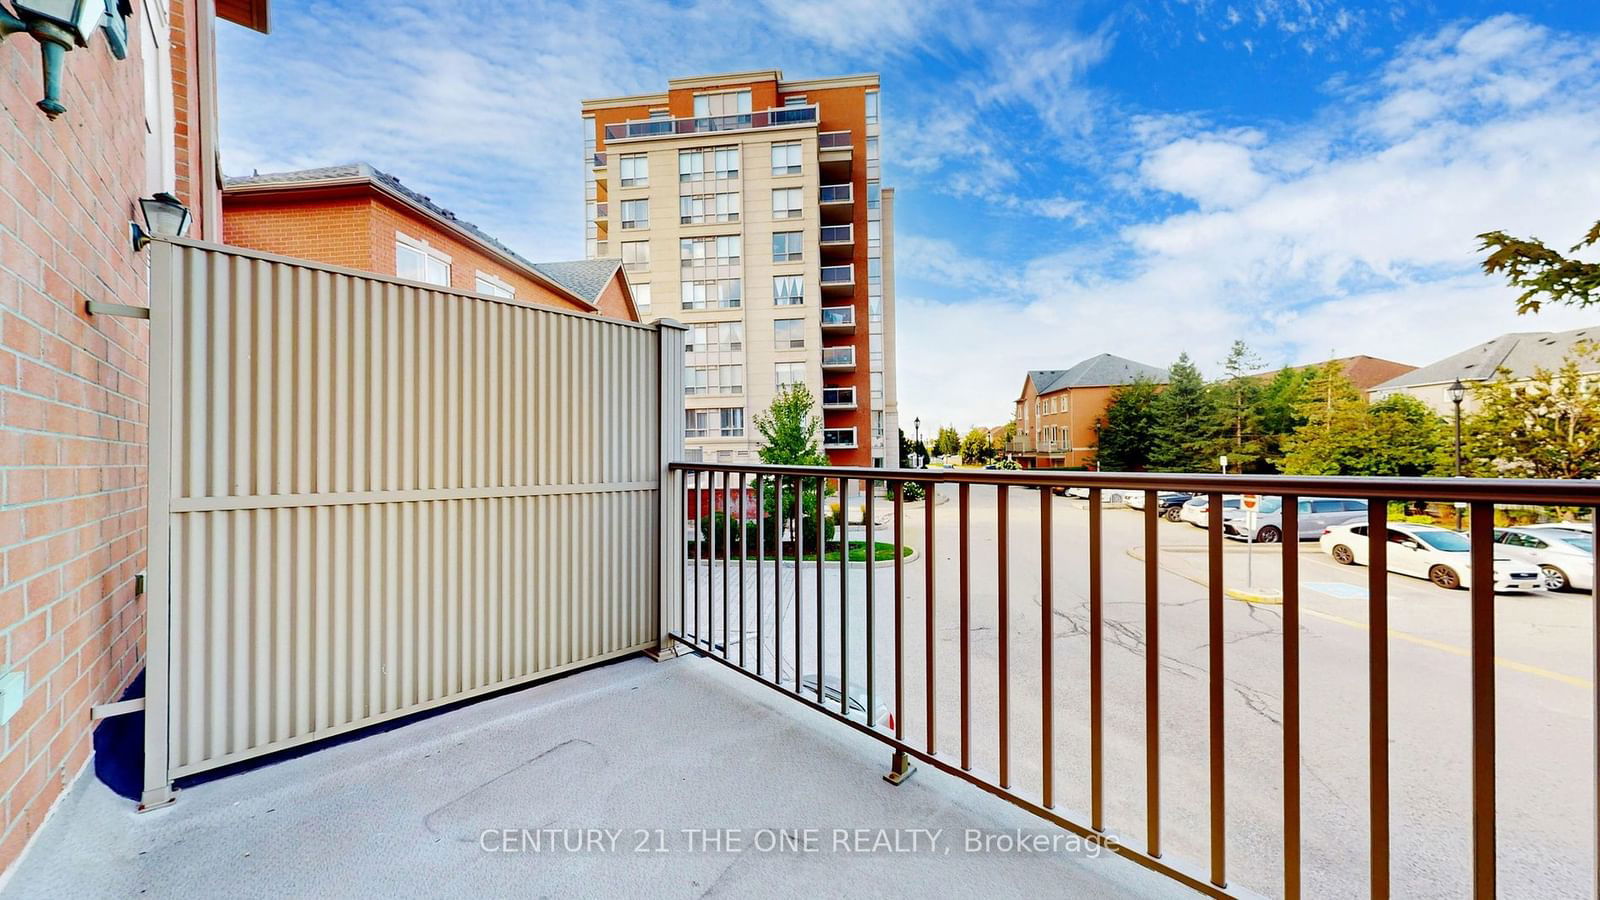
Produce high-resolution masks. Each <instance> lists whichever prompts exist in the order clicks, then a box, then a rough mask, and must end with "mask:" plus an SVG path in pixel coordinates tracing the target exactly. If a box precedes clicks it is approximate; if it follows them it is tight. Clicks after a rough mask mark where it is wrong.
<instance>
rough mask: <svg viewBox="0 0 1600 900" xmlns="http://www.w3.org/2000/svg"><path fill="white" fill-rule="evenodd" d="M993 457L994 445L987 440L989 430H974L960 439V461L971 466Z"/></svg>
mask: <svg viewBox="0 0 1600 900" xmlns="http://www.w3.org/2000/svg"><path fill="white" fill-rule="evenodd" d="M993 456H994V444H993V443H991V442H990V440H989V429H987V428H974V429H972V430H971V431H969V432H967V436H966V437H964V438H962V439H961V461H962V462H964V463H967V464H968V465H971V464H973V463H981V462H987V461H988V460H989V459H990V458H991V457H993Z"/></svg>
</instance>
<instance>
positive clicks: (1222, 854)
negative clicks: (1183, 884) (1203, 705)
mask: <svg viewBox="0 0 1600 900" xmlns="http://www.w3.org/2000/svg"><path fill="white" fill-rule="evenodd" d="M1206 517H1207V519H1208V522H1207V524H1208V526H1209V528H1208V531H1207V533H1206V550H1207V555H1208V557H1209V558H1208V560H1207V562H1208V563H1209V566H1208V568H1209V574H1210V577H1209V578H1208V579H1207V581H1206V587H1207V604H1206V609H1207V619H1208V621H1209V624H1210V632H1209V636H1208V638H1207V643H1208V645H1209V646H1208V649H1209V651H1210V654H1209V655H1210V665H1209V666H1208V668H1209V669H1210V671H1209V672H1208V673H1207V675H1208V680H1209V687H1210V691H1209V697H1210V702H1209V704H1208V706H1209V707H1210V714H1211V729H1210V732H1211V741H1210V745H1211V746H1210V756H1211V883H1212V884H1214V885H1216V886H1217V887H1227V886H1228V802H1227V775H1226V772H1227V755H1226V754H1227V731H1226V715H1225V713H1226V707H1225V706H1224V701H1225V700H1226V698H1227V695H1226V694H1225V693H1224V692H1223V688H1224V683H1223V668H1222V666H1223V657H1222V648H1223V643H1224V634H1223V628H1222V613H1223V600H1222V596H1223V594H1222V577H1223V575H1222V494H1220V493H1213V494H1211V497H1210V503H1209V504H1208V506H1207V508H1206Z"/></svg>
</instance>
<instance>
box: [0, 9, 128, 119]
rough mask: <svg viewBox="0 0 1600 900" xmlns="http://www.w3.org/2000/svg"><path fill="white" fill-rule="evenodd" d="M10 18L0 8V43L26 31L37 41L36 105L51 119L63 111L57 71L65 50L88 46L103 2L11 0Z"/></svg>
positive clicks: (102, 13)
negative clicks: (40, 68) (39, 78)
mask: <svg viewBox="0 0 1600 900" xmlns="http://www.w3.org/2000/svg"><path fill="white" fill-rule="evenodd" d="M11 6H12V7H13V8H14V9H15V10H16V14H15V15H13V14H11V13H9V12H6V10H5V9H4V8H3V7H0V40H4V39H5V37H6V36H7V35H12V34H18V33H21V32H27V33H28V34H30V35H32V36H33V39H34V40H36V41H38V42H39V52H40V54H41V55H42V56H43V58H44V99H43V100H40V101H39V102H38V103H37V104H36V105H37V106H38V107H39V108H40V109H42V110H44V114H45V115H47V116H49V117H50V118H52V119H54V118H55V117H57V116H59V115H61V114H62V113H64V112H66V111H67V108H66V107H65V106H63V105H62V104H61V70H62V68H63V67H64V65H65V64H66V59H65V57H66V55H67V51H68V50H71V49H72V48H73V47H75V46H76V47H87V46H89V38H91V37H93V36H94V33H95V30H96V29H97V28H99V27H100V25H101V23H102V22H103V21H104V20H105V18H106V16H107V4H106V0H11Z"/></svg>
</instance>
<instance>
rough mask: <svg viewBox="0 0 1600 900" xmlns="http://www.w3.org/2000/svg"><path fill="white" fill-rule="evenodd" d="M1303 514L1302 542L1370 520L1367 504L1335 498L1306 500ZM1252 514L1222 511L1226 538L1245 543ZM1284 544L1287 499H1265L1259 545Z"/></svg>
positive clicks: (1301, 509) (1300, 505)
mask: <svg viewBox="0 0 1600 900" xmlns="http://www.w3.org/2000/svg"><path fill="white" fill-rule="evenodd" d="M1297 507H1298V509H1299V513H1300V520H1299V521H1300V529H1299V530H1300V534H1299V539H1300V540H1302V541H1314V540H1316V539H1317V538H1318V537H1321V536H1322V532H1324V531H1326V530H1328V529H1329V528H1331V527H1333V526H1334V525H1348V524H1352V523H1356V522H1361V521H1363V520H1365V519H1366V518H1367V501H1365V500H1340V499H1335V498H1332V497H1303V498H1301V499H1300V502H1299V503H1298V504H1297ZM1249 521H1250V518H1249V511H1248V510H1246V509H1244V508H1243V506H1241V507H1240V508H1238V509H1224V510H1223V511H1222V533H1223V535H1224V536H1226V537H1231V538H1234V539H1236V540H1241V541H1242V540H1244V539H1245V537H1246V532H1247V531H1248V530H1249V525H1248V523H1249ZM1281 540H1283V498H1282V497H1262V498H1261V504H1260V508H1259V509H1257V510H1256V535H1255V542H1256V543H1257V544H1276V543H1278V542H1279V541H1281Z"/></svg>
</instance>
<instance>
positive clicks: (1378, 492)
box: [670, 462, 1600, 506]
mask: <svg viewBox="0 0 1600 900" xmlns="http://www.w3.org/2000/svg"><path fill="white" fill-rule="evenodd" d="M670 468H672V469H674V470H676V471H680V472H682V471H700V472H745V473H749V474H755V475H802V476H822V477H825V478H851V479H866V478H873V479H878V480H880V481H902V482H910V481H919V482H935V483H940V484H986V485H998V484H1004V485H1012V486H1021V487H1045V486H1049V487H1085V488H1113V489H1114V488H1131V489H1134V490H1157V491H1189V492H1193V493H1220V494H1246V493H1248V494H1268V495H1274V496H1279V495H1294V496H1299V497H1353V498H1359V499H1373V500H1446V501H1462V502H1468V503H1470V502H1472V501H1475V500H1476V501H1482V502H1489V503H1527V504H1536V505H1545V506H1600V481H1576V480H1564V479H1533V478H1392V477H1360V476H1348V475H1221V474H1216V475H1211V474H1188V473H1181V472H1053V471H1052V472H1043V471H1015V470H1005V469H878V468H870V467H862V466H773V465H764V464H741V463H711V462H705V463H692V462H674V463H671V464H670Z"/></svg>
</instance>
